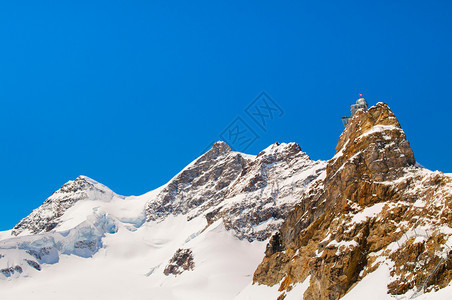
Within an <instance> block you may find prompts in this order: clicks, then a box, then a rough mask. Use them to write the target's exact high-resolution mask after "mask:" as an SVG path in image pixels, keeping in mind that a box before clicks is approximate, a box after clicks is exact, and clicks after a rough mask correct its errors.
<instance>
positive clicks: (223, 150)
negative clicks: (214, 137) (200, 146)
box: [198, 141, 232, 160]
mask: <svg viewBox="0 0 452 300" xmlns="http://www.w3.org/2000/svg"><path fill="white" fill-rule="evenodd" d="M230 152H232V149H231V147H230V146H229V145H228V144H226V143H225V142H223V141H218V142H216V143H215V144H213V145H212V148H210V149H209V151H207V152H206V153H204V154H203V155H202V156H201V157H200V158H199V159H198V160H213V159H217V158H218V157H219V156H222V155H225V154H228V153H230Z"/></svg>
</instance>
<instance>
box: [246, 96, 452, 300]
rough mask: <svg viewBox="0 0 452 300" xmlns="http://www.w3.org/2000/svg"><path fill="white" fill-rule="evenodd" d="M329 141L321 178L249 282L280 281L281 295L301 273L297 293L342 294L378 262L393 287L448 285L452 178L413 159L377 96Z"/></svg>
mask: <svg viewBox="0 0 452 300" xmlns="http://www.w3.org/2000/svg"><path fill="white" fill-rule="evenodd" d="M336 150H337V152H336V155H335V156H334V157H333V158H332V159H331V160H330V161H328V164H327V172H326V178H325V180H324V181H323V186H319V187H313V189H311V190H310V191H309V192H308V193H307V195H306V196H305V197H303V198H302V199H300V200H301V201H300V203H299V204H298V205H297V206H296V208H295V209H294V210H293V211H292V212H291V213H290V214H289V216H288V217H287V218H286V220H285V222H284V223H283V224H282V226H281V229H280V230H279V232H278V233H277V234H275V235H274V236H273V237H272V239H271V240H270V242H269V244H268V246H267V250H266V256H265V258H264V260H263V261H262V263H261V264H260V266H259V267H258V268H257V270H256V272H255V274H254V282H258V283H262V284H266V285H270V286H271V285H275V284H278V285H279V290H280V291H281V292H282V295H284V294H285V293H287V292H288V291H290V290H291V288H292V287H293V286H294V285H296V284H297V283H298V282H299V283H301V282H304V281H305V280H307V281H308V283H307V289H306V291H305V292H304V296H303V297H304V298H303V299H337V298H340V297H342V296H344V295H345V294H347V292H349V291H353V288H354V287H355V286H356V285H357V284H358V285H359V282H360V281H364V279H365V278H366V276H374V275H375V273H376V272H377V271H376V270H378V271H379V272H387V273H388V276H387V284H388V292H389V294H392V295H400V294H405V293H407V292H409V291H410V290H411V291H412V292H414V291H416V292H417V291H420V290H421V289H424V288H425V289H427V290H432V289H438V288H443V287H445V286H447V285H448V284H449V282H450V281H451V279H452V275H451V274H452V271H451V267H452V265H451V263H450V258H451V257H452V252H451V251H450V248H449V247H450V246H451V244H450V242H451V240H450V236H451V234H452V231H451V230H450V228H451V226H452V223H451V222H450V220H452V214H451V200H452V189H451V188H452V180H451V178H450V177H449V176H446V175H444V174H442V173H440V172H431V171H428V170H426V169H423V168H418V167H415V159H414V156H413V152H412V150H411V148H410V146H409V143H408V141H407V140H406V137H405V133H404V132H403V130H402V129H401V127H400V124H399V122H398V121H397V119H396V117H395V116H394V114H393V113H392V112H391V110H390V109H389V107H388V106H387V105H386V104H385V103H378V104H376V105H375V106H373V107H371V108H370V109H369V110H368V111H364V110H359V111H358V112H357V113H356V114H355V115H354V117H353V118H352V119H351V120H350V122H349V124H348V125H347V127H346V129H345V130H344V132H343V133H342V135H341V136H340V138H339V142H338V145H337V147H336ZM446 228H447V229H446ZM275 266H276V267H275ZM373 272H374V273H373Z"/></svg>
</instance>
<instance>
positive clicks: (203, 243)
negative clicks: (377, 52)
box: [0, 103, 452, 299]
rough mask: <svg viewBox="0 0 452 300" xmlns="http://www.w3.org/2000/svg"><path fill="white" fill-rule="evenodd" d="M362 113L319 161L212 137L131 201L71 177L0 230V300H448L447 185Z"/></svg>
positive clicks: (382, 108) (390, 124)
mask: <svg viewBox="0 0 452 300" xmlns="http://www.w3.org/2000/svg"><path fill="white" fill-rule="evenodd" d="M366 109H367V106H365V107H364V109H362V108H358V109H356V111H354V113H353V114H352V117H351V118H347V122H346V128H345V130H344V132H343V133H342V135H341V136H340V138H339V141H338V144H337V147H336V154H335V155H334V157H333V158H332V159H330V160H329V161H327V162H325V161H313V160H311V159H310V158H309V156H308V155H307V154H306V153H304V152H303V151H302V150H301V147H300V146H299V145H298V144H296V143H274V144H272V145H270V146H269V147H267V148H266V149H264V150H263V151H261V152H260V153H259V154H258V155H256V156H253V155H247V154H243V153H239V152H235V151H232V149H231V148H230V147H229V146H228V145H227V144H226V143H224V142H221V141H220V142H217V143H215V144H214V145H213V146H212V148H211V149H210V150H208V151H207V152H206V153H204V154H203V155H201V156H200V157H199V158H197V159H195V160H194V161H193V162H192V163H190V164H189V165H188V166H186V167H185V168H184V169H183V170H181V172H179V173H178V174H176V175H175V176H174V177H173V178H172V179H171V180H170V181H169V182H168V183H166V184H165V185H163V186H162V187H160V188H158V189H156V190H153V191H150V192H148V193H146V194H144V195H141V196H121V195H117V194H116V193H114V192H113V191H111V190H110V189H109V188H107V187H106V186H104V185H102V184H100V183H98V182H96V181H94V180H92V179H90V178H88V177H86V176H80V177H78V178H76V179H75V180H73V181H69V182H68V183H66V184H64V185H63V186H62V187H61V188H60V189H59V190H58V191H56V192H55V193H53V194H52V195H51V196H50V197H49V198H48V199H46V200H45V201H44V203H43V204H42V205H41V206H40V207H39V208H37V209H35V210H34V211H33V212H32V213H31V214H30V215H29V216H27V217H26V218H24V219H23V220H21V221H20V222H19V223H18V224H17V225H16V226H14V228H13V229H12V230H11V231H7V232H2V233H0V297H1V298H2V299H17V298H31V297H33V298H34V299H49V298H53V297H55V295H57V296H58V297H59V298H61V297H64V298H65V299H84V298H93V297H95V298H99V299H111V298H114V299H123V298H132V299H142V298H148V297H149V295H152V297H154V298H156V299H187V298H196V299H211V298H212V297H214V298H215V299H276V298H278V299H283V298H285V297H287V299H289V298H290V297H296V298H300V297H303V299H338V298H341V297H344V298H345V299H363V298H365V297H367V295H368V293H369V291H375V292H373V293H374V294H373V296H375V297H376V298H378V299H391V297H393V296H395V295H404V297H416V296H418V295H420V294H421V293H424V292H425V293H426V295H425V296H428V298H431V299H437V298H438V297H441V295H446V298H447V295H449V296H450V295H451V293H452V287H451V286H450V282H451V279H452V264H451V260H450V259H451V258H452V252H451V249H450V247H452V239H451V235H452V221H451V220H452V213H451V207H452V178H451V177H450V176H449V175H445V174H443V173H441V172H438V171H436V172H432V171H429V170H427V169H424V168H421V167H419V165H418V164H416V161H415V158H414V155H413V151H412V150H411V147H410V144H409V142H408V141H407V139H406V136H405V133H404V131H403V130H402V128H401V126H400V124H399V122H398V120H397V118H396V117H395V115H394V114H393V113H392V111H391V110H390V109H389V107H388V106H387V105H386V104H385V103H377V104H376V105H374V106H372V107H370V108H369V109H368V110H366ZM2 279H3V280H2ZM74 280H76V281H77V284H73V282H74ZM79 287H83V288H79ZM437 290H439V292H434V291H437ZM438 295H439V296H438Z"/></svg>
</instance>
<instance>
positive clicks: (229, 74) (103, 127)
mask: <svg viewBox="0 0 452 300" xmlns="http://www.w3.org/2000/svg"><path fill="white" fill-rule="evenodd" d="M312 2H313V1H112V0H108V1H80V0H77V1H59V0H58V1H57V0H55V1H45V0H43V1H1V2H0V43H1V44H0V104H1V109H0V113H1V117H0V126H1V130H0V141H1V147H0V166H1V173H0V188H1V194H0V202H1V203H0V205H1V207H2V209H1V210H0V230H6V229H9V228H11V227H12V226H13V225H14V224H16V223H17V222H18V221H19V220H20V219H21V218H23V217H25V216H26V215H27V214H28V213H30V211H31V210H32V209H34V208H36V207H38V206H39V205H40V204H41V203H42V202H43V201H44V200H45V199H46V198H47V197H48V196H50V194H51V193H52V192H53V191H55V190H56V189H58V188H59V187H60V186H61V185H62V184H64V183H65V182H66V181H68V180H71V179H74V178H76V177H77V176H78V175H80V174H83V175H87V176H89V177H91V178H93V179H95V180H97V181H100V182H102V183H104V184H106V185H107V186H109V187H110V188H112V189H113V190H114V191H116V192H117V193H120V194H123V195H131V194H135V195H138V194H142V193H145V192H147V191H149V190H152V189H154V188H156V187H158V186H160V185H162V184H164V183H165V182H167V181H168V180H169V179H170V178H171V177H172V176H173V175H175V174H176V173H177V172H178V171H180V170H181V169H182V168H183V167H184V166H185V165H187V164H188V163H189V162H190V161H192V160H193V159H195V158H196V157H197V156H198V155H199V154H201V152H202V151H203V150H204V149H205V148H206V147H207V146H208V145H209V144H210V143H211V142H212V141H215V140H218V139H219V136H220V135H221V134H222V133H223V132H224V131H225V130H226V129H228V128H229V129H230V128H231V127H228V126H229V125H230V124H231V123H232V122H234V121H235V122H242V123H245V124H247V126H249V128H251V130H252V131H250V132H253V133H254V134H255V135H256V136H259V137H256V138H253V140H252V141H253V143H252V144H251V145H250V146H249V147H248V148H247V150H246V152H248V153H251V154H257V153H258V152H259V151H260V150H262V149H263V148H265V147H267V146H268V145H269V144H272V143H274V142H275V141H279V142H290V141H294V142H297V143H299V144H300V145H301V147H302V149H303V150H304V151H305V152H307V153H308V154H309V155H310V156H311V158H313V159H323V160H327V159H329V158H331V157H332V156H333V155H334V152H335V146H336V143H337V140H338V137H339V135H340V133H341V132H342V130H343V127H342V124H341V120H340V118H341V116H343V115H346V114H348V113H349V105H350V104H352V103H353V102H354V101H355V100H356V98H357V95H358V93H359V92H362V93H364V95H365V97H366V98H367V100H368V102H369V103H370V104H375V103H376V102H379V101H385V102H387V103H388V104H389V106H390V107H391V108H392V110H393V111H394V113H395V114H396V115H397V117H398V118H399V121H400V123H401V125H402V127H403V128H404V130H405V132H406V134H407V137H408V139H409V141H410V143H411V146H412V148H413V150H414V153H415V157H416V159H417V160H418V161H419V162H420V163H421V164H423V165H424V166H426V167H427V168H429V169H432V170H437V169H438V170H441V171H443V172H452V161H451V158H450V157H451V156H450V151H451V148H452V147H451V146H452V134H451V123H450V122H451V112H452V101H451V100H452V90H451V82H452V71H451V70H452V59H451V53H452V42H451V36H452V35H451V30H452V19H451V18H450V15H451V14H452V9H451V8H452V7H451V2H450V1H366V2H365V3H364V1H322V2H321V3H320V1H315V3H312ZM261 91H266V92H267V94H268V95H269V96H271V98H272V99H273V101H274V103H276V104H277V105H278V107H279V108H280V109H281V110H282V115H281V112H280V111H278V112H277V111H273V112H274V113H275V114H274V115H273V119H272V120H267V121H268V122H266V124H265V126H264V127H263V128H262V127H259V126H258V125H257V124H256V123H254V121H253V120H252V118H250V116H249V115H248V114H247V113H246V108H247V107H248V106H249V105H250V104H251V105H253V100H254V99H255V98H256V97H257V96H258V95H259V94H260V93H261ZM256 103H258V102H256ZM272 103H273V102H272ZM252 108H253V107H252ZM276 113H277V114H276ZM237 117H239V118H240V119H238V121H237ZM235 125H236V123H233V125H232V126H235ZM242 125H243V124H242Z"/></svg>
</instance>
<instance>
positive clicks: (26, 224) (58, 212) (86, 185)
mask: <svg viewBox="0 0 452 300" xmlns="http://www.w3.org/2000/svg"><path fill="white" fill-rule="evenodd" d="M113 197H122V196H119V195H116V194H115V193H113V192H112V191H111V190H110V189H109V188H107V187H106V186H104V185H102V184H100V183H98V182H96V181H94V180H92V179H90V178H88V177H85V176H79V177H77V178H76V179H75V180H74V181H69V182H67V183H66V184H64V185H63V186H62V187H61V188H60V189H59V190H57V191H56V192H54V193H53V194H52V195H51V196H50V197H49V198H47V199H46V200H45V201H44V203H43V204H42V205H41V206H40V207H39V208H37V209H35V210H33V211H32V212H31V213H30V214H29V215H28V216H27V217H25V218H24V219H22V220H21V221H20V222H19V223H18V224H17V225H16V226H14V228H13V230H12V232H11V234H12V235H15V236H17V235H19V234H21V233H22V232H24V231H26V232H28V233H32V234H37V233H40V232H47V231H51V230H53V229H54V228H55V227H57V225H58V223H59V218H60V217H61V216H62V215H63V214H64V213H65V212H66V210H67V209H69V208H70V207H71V206H73V205H74V203H76V202H77V201H80V200H83V199H92V200H102V201H108V200H110V199H111V198H113Z"/></svg>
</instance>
